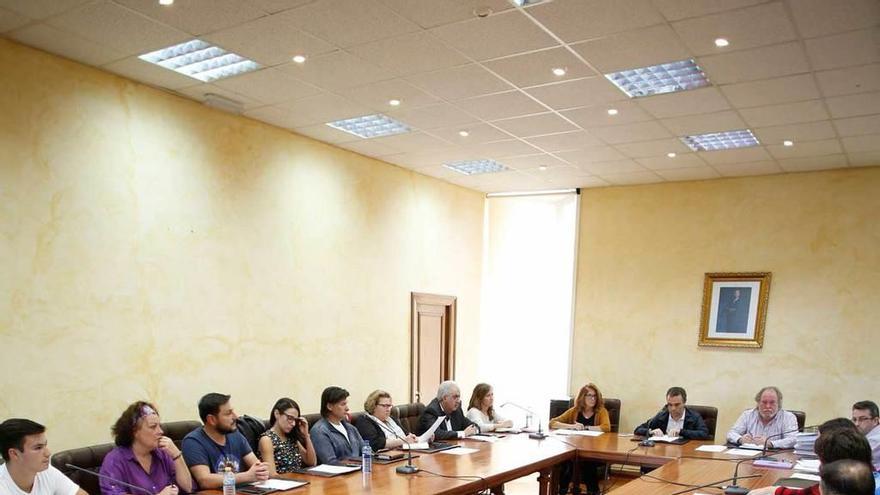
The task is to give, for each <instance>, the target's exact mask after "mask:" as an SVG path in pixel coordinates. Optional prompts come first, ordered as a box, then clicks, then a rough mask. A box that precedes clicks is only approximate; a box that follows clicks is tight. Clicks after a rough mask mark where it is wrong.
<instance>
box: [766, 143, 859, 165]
mask: <svg viewBox="0 0 880 495" xmlns="http://www.w3.org/2000/svg"><path fill="white" fill-rule="evenodd" d="M764 147H765V148H766V149H767V151H769V152H770V154H771V155H773V158H776V159H777V160H778V159H782V158H799V157H807V156H822V155H832V154H835V153H843V149H842V148H841V146H840V141H839V140H837V139H836V138H835V139H823V140H821V141H798V142H795V144H794V146H783V145H782V143H778V144H771V143H765V146H764Z"/></svg>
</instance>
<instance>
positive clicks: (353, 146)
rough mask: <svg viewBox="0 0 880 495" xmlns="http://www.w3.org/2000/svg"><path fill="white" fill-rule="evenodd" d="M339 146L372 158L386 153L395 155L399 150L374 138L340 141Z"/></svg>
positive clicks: (386, 154)
mask: <svg viewBox="0 0 880 495" xmlns="http://www.w3.org/2000/svg"><path fill="white" fill-rule="evenodd" d="M339 147H340V148H343V149H346V150H349V151H354V152H355V153H360V154H361V155H366V156H371V157H374V158H381V157H383V156H388V155H396V154H398V153H399V152H400V151H399V150H397V149H396V148H394V147H392V146H388V145H387V144H382V143H378V142H376V140H375V139H362V140H360V141H351V142H348V143H341V144H339Z"/></svg>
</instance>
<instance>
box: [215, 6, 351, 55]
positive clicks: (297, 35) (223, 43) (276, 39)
mask: <svg viewBox="0 0 880 495" xmlns="http://www.w3.org/2000/svg"><path fill="white" fill-rule="evenodd" d="M291 12H292V11H288V12H282V13H280V14H275V15H271V16H265V17H261V18H259V19H255V20H253V21H250V22H247V23H244V24H240V25H237V26H233V27H230V28H227V29H223V30H222V31H217V32H214V33H211V34H208V35H205V36H202V37H201V39H203V40H205V41H209V42H211V43H214V44H215V45H217V46H220V47H222V48H224V49H226V50H228V51H231V52H234V53H237V54H239V55H241V56H243V57H247V58H249V59H251V60H253V61H255V62H259V63H260V64H263V65H279V64H283V63H286V62H289V61H290V59H291V58H292V57H293V56H294V55H305V56H306V57H309V58H312V57H315V56H317V55H320V54H322V53H328V52H331V51H333V50H335V49H336V47H334V46H333V45H331V44H330V43H327V42H326V41H323V40H319V39H318V38H315V37H314V36H312V35H310V34H308V33H306V32H305V31H302V30H300V29H295V28H291V27H290V24H291V22H290V17H291Z"/></svg>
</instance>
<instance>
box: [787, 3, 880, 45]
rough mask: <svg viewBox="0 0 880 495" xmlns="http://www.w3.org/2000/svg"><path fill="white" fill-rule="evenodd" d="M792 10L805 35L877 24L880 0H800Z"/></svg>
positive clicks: (820, 34)
mask: <svg viewBox="0 0 880 495" xmlns="http://www.w3.org/2000/svg"><path fill="white" fill-rule="evenodd" d="M791 12H792V15H793V16H794V22H795V24H797V27H798V31H800V33H801V36H803V37H804V38H815V37H817V36H824V35H826V34H832V33H840V32H843V31H852V30H854V29H861V28H866V27H870V26H873V25H875V24H877V19H880V2H877V1H876V0H835V1H834V2H829V1H827V0H798V1H797V2H791Z"/></svg>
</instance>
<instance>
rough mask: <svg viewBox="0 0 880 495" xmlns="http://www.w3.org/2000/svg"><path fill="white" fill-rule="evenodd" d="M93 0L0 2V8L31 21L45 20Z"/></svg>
mask: <svg viewBox="0 0 880 495" xmlns="http://www.w3.org/2000/svg"><path fill="white" fill-rule="evenodd" d="M92 1H94V0H24V1H22V0H0V7H2V8H4V9H7V10H9V11H11V12H15V13H17V14H20V15H23V16H25V17H29V18H31V19H37V20H41V19H45V18H47V17H52V16H53V15H58V14H60V13H62V12H67V11H68V10H71V9H73V8H74V7H79V6H80V5H82V4H85V3H89V2H92Z"/></svg>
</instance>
